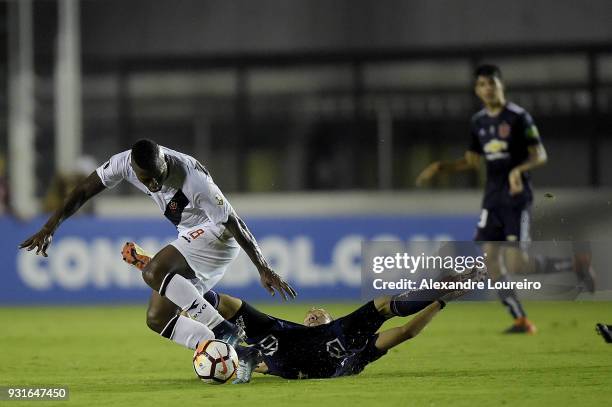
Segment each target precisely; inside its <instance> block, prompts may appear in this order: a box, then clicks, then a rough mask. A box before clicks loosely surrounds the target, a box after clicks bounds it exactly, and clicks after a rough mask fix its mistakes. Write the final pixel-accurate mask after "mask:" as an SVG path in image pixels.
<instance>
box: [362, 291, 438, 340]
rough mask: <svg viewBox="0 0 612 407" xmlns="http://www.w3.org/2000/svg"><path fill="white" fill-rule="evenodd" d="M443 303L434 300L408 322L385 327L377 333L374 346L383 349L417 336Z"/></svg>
mask: <svg viewBox="0 0 612 407" xmlns="http://www.w3.org/2000/svg"><path fill="white" fill-rule="evenodd" d="M442 304H443V303H441V302H438V301H435V302H433V303H431V304H429V305H428V306H427V307H425V308H423V309H422V310H421V311H419V313H418V314H416V315H415V316H414V317H413V318H412V319H411V320H410V321H409V322H408V323H406V324H404V325H402V326H398V327H396V328H391V329H387V330H385V331H382V332H380V333H379V334H378V338H377V339H376V342H375V343H374V346H376V348H378V349H380V350H382V351H385V350H389V349H391V348H392V347H394V346H397V345H399V344H400V343H402V342H405V341H407V340H409V339H412V338H414V337H415V336H417V335H418V334H419V333H420V332H421V331H422V330H423V328H425V327H426V326H427V324H429V323H430V322H431V320H432V319H433V317H435V316H436V315H437V314H438V312H440V310H441V309H442V308H443V306H442Z"/></svg>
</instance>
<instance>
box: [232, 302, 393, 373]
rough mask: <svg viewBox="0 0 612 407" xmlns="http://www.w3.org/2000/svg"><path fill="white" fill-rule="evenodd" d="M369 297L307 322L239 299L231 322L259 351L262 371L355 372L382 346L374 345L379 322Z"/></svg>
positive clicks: (379, 316) (370, 359)
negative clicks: (335, 315)
mask: <svg viewBox="0 0 612 407" xmlns="http://www.w3.org/2000/svg"><path fill="white" fill-rule="evenodd" d="M384 321H385V318H384V317H382V316H381V315H380V314H379V313H378V311H377V310H376V307H374V305H373V303H372V302H369V303H367V304H365V305H364V306H362V307H360V308H359V309H357V310H355V311H354V312H352V313H351V314H349V315H346V316H344V317H342V318H339V319H337V320H334V321H332V322H330V323H328V324H325V325H319V326H314V327H307V326H304V325H301V324H297V323H295V322H291V321H286V320H283V319H280V318H275V317H273V316H270V315H267V314H264V313H262V312H260V311H258V310H256V309H255V308H253V307H251V306H250V305H248V304H246V303H243V307H242V308H241V310H240V312H239V315H237V317H236V318H235V319H232V322H234V323H236V324H237V325H239V326H241V327H242V328H243V329H244V330H245V332H246V334H247V336H248V339H247V343H249V344H251V345H254V346H256V347H257V348H259V349H260V350H261V351H262V353H263V359H264V362H265V363H266V365H267V366H268V374H272V375H275V376H281V377H284V378H287V379H306V378H326V377H335V376H345V375H352V374H357V373H359V372H361V371H362V370H363V368H364V367H365V366H366V365H367V364H368V363H370V362H372V361H374V360H376V359H378V358H380V357H381V356H383V355H384V354H385V353H386V351H381V350H378V349H376V347H375V346H374V345H375V342H376V338H377V335H376V331H377V330H378V329H379V328H380V326H381V325H382V324H383V323H384Z"/></svg>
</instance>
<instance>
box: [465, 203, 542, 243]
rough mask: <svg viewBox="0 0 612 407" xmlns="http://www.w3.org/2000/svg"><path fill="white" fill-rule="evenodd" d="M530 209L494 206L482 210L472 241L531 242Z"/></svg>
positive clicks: (527, 207)
mask: <svg viewBox="0 0 612 407" xmlns="http://www.w3.org/2000/svg"><path fill="white" fill-rule="evenodd" d="M530 229H531V208H530V207H529V206H526V207H512V206H496V207H492V208H483V209H482V212H481V214H480V220H479V222H478V225H477V229H476V236H475V237H474V240H476V241H479V242H484V241H489V242H503V241H509V242H526V241H529V240H531V237H530Z"/></svg>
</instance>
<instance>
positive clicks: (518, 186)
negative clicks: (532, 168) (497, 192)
mask: <svg viewBox="0 0 612 407" xmlns="http://www.w3.org/2000/svg"><path fill="white" fill-rule="evenodd" d="M508 182H509V183H510V195H516V194H520V193H521V192H523V177H521V170H519V169H517V168H515V169H513V170H512V171H510V174H508Z"/></svg>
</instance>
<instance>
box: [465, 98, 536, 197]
mask: <svg viewBox="0 0 612 407" xmlns="http://www.w3.org/2000/svg"><path fill="white" fill-rule="evenodd" d="M471 136H472V137H471V144H470V147H469V150H470V151H474V152H476V153H478V154H481V155H483V156H484V158H485V161H486V165H487V181H486V186H485V195H484V198H483V204H482V207H483V208H494V207H496V206H500V205H502V206H526V205H529V204H530V203H531V201H532V200H533V195H532V191H531V185H530V177H529V174H528V173H526V172H524V173H523V174H522V176H523V184H524V190H523V192H522V193H521V194H518V195H515V196H510V184H509V181H508V175H509V174H510V171H511V170H512V169H513V168H514V167H516V166H517V165H520V164H522V163H523V162H525V160H527V158H529V151H528V147H529V146H534V145H537V144H540V143H541V140H540V134H539V132H538V128H537V127H536V125H535V124H534V122H533V119H532V118H531V115H530V114H529V113H528V112H527V111H526V110H525V109H523V108H522V107H520V106H518V105H516V104H514V103H507V104H506V106H505V107H504V109H503V110H502V111H501V112H500V113H499V114H498V115H497V116H490V115H489V114H488V113H487V111H486V110H485V109H483V110H481V111H479V112H478V113H476V114H475V115H474V116H473V117H472V121H471Z"/></svg>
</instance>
